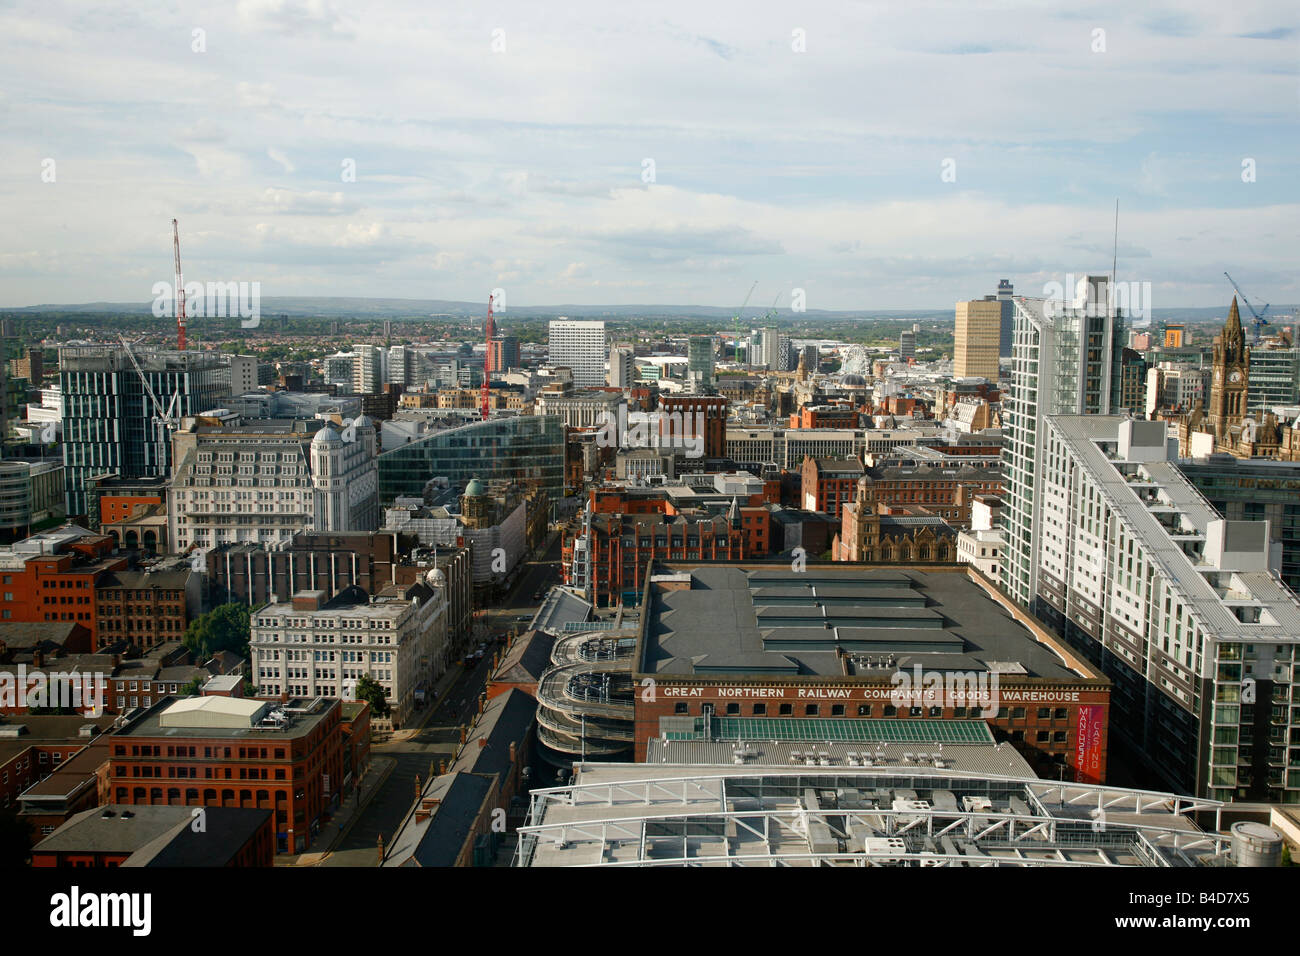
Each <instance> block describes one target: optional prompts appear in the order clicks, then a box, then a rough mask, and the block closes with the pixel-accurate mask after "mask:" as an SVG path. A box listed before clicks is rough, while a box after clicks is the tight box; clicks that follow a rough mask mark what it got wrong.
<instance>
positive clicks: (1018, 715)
mask: <svg viewBox="0 0 1300 956" xmlns="http://www.w3.org/2000/svg"><path fill="white" fill-rule="evenodd" d="M1024 716H1025V708H1023V707H1012V708H1011V719H1012V720H1023V719H1024ZM1039 716H1042V715H1041V714H1040V715H1039Z"/></svg>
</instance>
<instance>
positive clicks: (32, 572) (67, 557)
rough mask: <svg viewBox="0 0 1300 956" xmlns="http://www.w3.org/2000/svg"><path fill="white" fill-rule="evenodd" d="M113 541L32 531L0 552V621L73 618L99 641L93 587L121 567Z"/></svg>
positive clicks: (76, 531) (74, 532)
mask: <svg viewBox="0 0 1300 956" xmlns="http://www.w3.org/2000/svg"><path fill="white" fill-rule="evenodd" d="M113 544H114V543H113V539H112V538H110V537H107V536H105V535H93V534H89V533H88V532H85V531H84V530H83V529H80V528H75V527H73V528H66V529H59V530H58V531H55V532H47V533H45V534H42V535H33V536H32V537H30V538H27V539H26V540H25V541H20V542H17V543H16V544H14V545H13V546H12V547H11V548H10V549H9V550H7V551H6V552H5V553H3V554H0V621H27V622H36V621H75V622H77V623H79V624H82V625H84V626H85V628H86V629H87V630H88V631H90V643H91V648H92V649H94V648H97V647H98V646H99V643H100V637H99V630H100V628H99V621H98V619H97V615H96V613H95V586H96V584H97V583H98V581H99V580H100V578H101V577H102V576H103V575H104V574H105V573H107V572H109V571H125V570H126V569H127V568H128V566H129V565H128V560H127V558H125V557H114V556H113V554H112V551H113Z"/></svg>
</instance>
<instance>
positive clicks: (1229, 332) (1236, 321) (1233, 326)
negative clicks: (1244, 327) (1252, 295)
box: [1223, 295, 1242, 339]
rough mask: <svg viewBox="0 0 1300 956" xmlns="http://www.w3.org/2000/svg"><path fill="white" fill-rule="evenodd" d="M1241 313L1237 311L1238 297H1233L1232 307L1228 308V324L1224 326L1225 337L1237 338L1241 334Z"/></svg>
mask: <svg viewBox="0 0 1300 956" xmlns="http://www.w3.org/2000/svg"><path fill="white" fill-rule="evenodd" d="M1241 334H1242V331H1241V313H1240V312H1238V311H1237V297H1236V296H1235V295H1234V296H1233V297H1232V308H1230V309H1229V310H1228V324H1227V325H1225V326H1224V327H1223V337H1224V338H1225V339H1226V338H1228V337H1229V336H1232V337H1233V338H1236V337H1237V336H1239V335H1241Z"/></svg>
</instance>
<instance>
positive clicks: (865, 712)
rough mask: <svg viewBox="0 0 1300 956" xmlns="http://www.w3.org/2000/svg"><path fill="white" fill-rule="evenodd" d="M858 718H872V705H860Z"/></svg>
mask: <svg viewBox="0 0 1300 956" xmlns="http://www.w3.org/2000/svg"><path fill="white" fill-rule="evenodd" d="M858 716H859V717H870V716H871V705H870V704H858Z"/></svg>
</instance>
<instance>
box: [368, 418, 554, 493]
mask: <svg viewBox="0 0 1300 956" xmlns="http://www.w3.org/2000/svg"><path fill="white" fill-rule="evenodd" d="M441 477H445V478H447V479H448V480H449V481H450V482H451V483H452V484H453V485H461V486H463V485H465V484H467V483H468V482H469V480H470V479H471V478H479V479H481V480H483V481H490V480H492V479H494V478H500V479H505V480H508V481H520V482H524V481H536V482H538V484H540V486H541V488H542V490H543V491H544V492H546V494H547V496H548V497H549V498H550V500H551V501H552V502H555V501H557V500H559V499H560V498H561V497H563V496H564V426H563V424H561V422H560V419H559V418H557V417H556V416H554V415H521V416H518V417H514V418H493V419H490V420H488V421H485V422H475V423H474V424H472V425H464V426H462V427H460V428H450V429H448V430H447V431H444V432H438V433H437V434H436V435H431V436H429V437H428V438H424V439H421V440H419V441H413V442H410V443H409V444H406V445H402V446H401V447H400V448H394V449H391V450H390V451H386V452H384V453H383V454H381V455H380V456H379V503H380V506H381V507H387V506H388V505H391V504H392V503H393V501H394V500H395V499H396V498H397V497H398V496H399V495H400V496H409V497H419V496H421V495H423V494H424V487H425V485H426V484H428V483H429V481H430V480H431V479H433V478H441Z"/></svg>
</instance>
